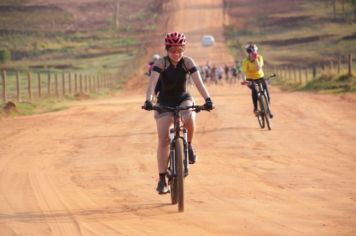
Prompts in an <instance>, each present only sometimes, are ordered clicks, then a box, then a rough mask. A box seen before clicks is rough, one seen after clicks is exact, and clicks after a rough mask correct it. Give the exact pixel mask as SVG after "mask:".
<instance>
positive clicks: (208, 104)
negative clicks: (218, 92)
mask: <svg viewBox="0 0 356 236" xmlns="http://www.w3.org/2000/svg"><path fill="white" fill-rule="evenodd" d="M204 109H205V110H207V111H210V110H213V109H214V106H213V101H211V98H207V99H205V104H204Z"/></svg>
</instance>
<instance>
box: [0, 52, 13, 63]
mask: <svg viewBox="0 0 356 236" xmlns="http://www.w3.org/2000/svg"><path fill="white" fill-rule="evenodd" d="M10 60H11V53H10V51H9V50H8V49H0V63H5V62H7V61H10Z"/></svg>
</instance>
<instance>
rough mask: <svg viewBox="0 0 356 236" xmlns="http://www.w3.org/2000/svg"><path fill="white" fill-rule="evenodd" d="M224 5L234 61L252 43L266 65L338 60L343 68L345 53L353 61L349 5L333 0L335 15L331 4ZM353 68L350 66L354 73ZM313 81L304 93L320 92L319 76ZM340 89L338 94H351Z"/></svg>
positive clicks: (354, 35)
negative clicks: (228, 22)
mask: <svg viewBox="0 0 356 236" xmlns="http://www.w3.org/2000/svg"><path fill="white" fill-rule="evenodd" d="M226 1H227V2H229V4H228V6H229V9H228V10H227V12H228V14H229V15H230V18H231V19H232V20H230V21H231V22H232V23H231V24H230V25H228V26H227V27H226V28H225V38H226V44H227V45H228V47H229V48H230V49H231V51H232V52H233V55H234V57H235V58H236V60H241V59H242V58H243V57H244V56H245V52H244V49H243V48H244V45H245V44H247V43H248V42H255V43H257V44H258V46H259V51H260V53H261V54H262V55H263V56H264V59H265V62H266V66H268V65H276V66H289V67H298V68H301V67H302V68H312V67H313V66H320V65H328V64H329V63H330V61H333V62H334V64H335V63H336V62H337V60H338V58H339V57H340V56H341V57H342V58H343V60H342V63H343V66H344V67H345V66H346V63H347V60H346V56H347V55H348V54H349V53H351V54H353V57H354V58H355V57H356V46H355V45H356V30H355V24H356V18H355V15H354V13H355V12H354V10H353V8H352V5H351V4H353V2H352V1H336V5H335V6H336V8H335V11H334V10H333V4H332V3H333V1H323V0H313V1H308V0H301V1H291V0H290V1H283V4H282V1H277V0H271V1H268V2H263V1H258V0H251V1H250V2H249V3H237V2H235V1H232V0H226ZM355 66H356V65H355V62H354V63H353V69H354V70H355V68H356V67H355ZM317 77H318V78H320V80H318V81H314V83H313V85H311V84H309V85H306V86H308V87H307V89H310V88H313V89H318V88H319V86H317V85H316V84H319V85H320V88H322V87H323V86H324V85H322V84H324V82H322V81H324V80H325V75H321V74H320V75H318V76H317ZM334 77H335V79H334V80H333V81H334V82H335V83H341V82H340V80H339V79H338V78H339V76H336V75H335V76H334ZM341 77H342V76H341ZM341 77H340V78H341ZM353 78H354V77H353ZM350 80H352V77H350ZM288 86H289V85H288ZM343 86H344V85H343V84H340V87H343ZM326 87H328V86H326ZM329 87H330V88H331V87H335V86H329ZM336 87H337V86H336ZM343 88H344V89H343V91H354V89H352V88H346V87H345V86H344V87H343Z"/></svg>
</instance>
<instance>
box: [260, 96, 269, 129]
mask: <svg viewBox="0 0 356 236" xmlns="http://www.w3.org/2000/svg"><path fill="white" fill-rule="evenodd" d="M261 101H262V104H263V114H264V115H263V116H264V120H265V121H266V124H267V127H268V129H269V130H271V129H272V122H271V119H270V114H269V106H268V101H267V98H266V96H265V95H264V94H263V95H261Z"/></svg>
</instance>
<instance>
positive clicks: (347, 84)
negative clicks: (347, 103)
mask: <svg viewBox="0 0 356 236" xmlns="http://www.w3.org/2000/svg"><path fill="white" fill-rule="evenodd" d="M271 84H274V85H277V86H279V87H280V88H282V89H283V90H287V91H288V90H289V91H290V90H298V91H318V92H320V93H346V92H356V76H355V75H351V76H348V75H346V74H344V75H341V76H336V75H332V74H324V75H321V76H319V77H317V78H315V79H313V80H310V81H308V82H307V83H305V84H300V83H295V82H293V81H292V80H289V81H288V80H274V81H273V82H271Z"/></svg>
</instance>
